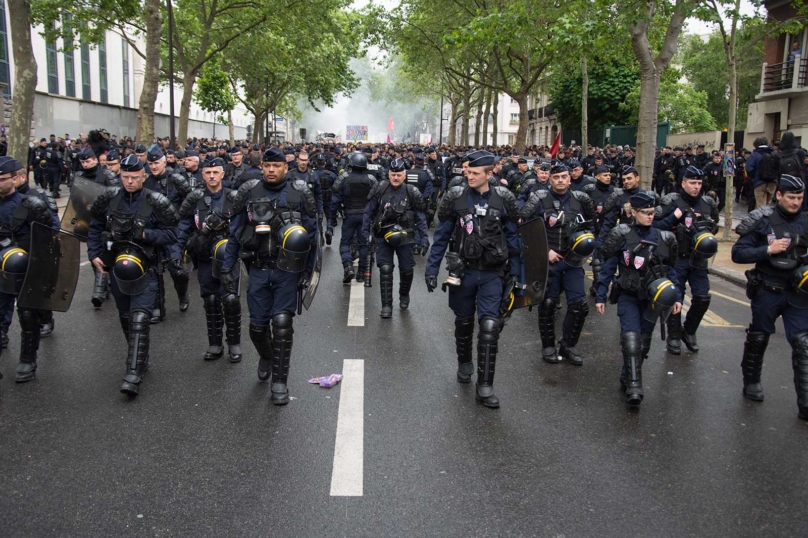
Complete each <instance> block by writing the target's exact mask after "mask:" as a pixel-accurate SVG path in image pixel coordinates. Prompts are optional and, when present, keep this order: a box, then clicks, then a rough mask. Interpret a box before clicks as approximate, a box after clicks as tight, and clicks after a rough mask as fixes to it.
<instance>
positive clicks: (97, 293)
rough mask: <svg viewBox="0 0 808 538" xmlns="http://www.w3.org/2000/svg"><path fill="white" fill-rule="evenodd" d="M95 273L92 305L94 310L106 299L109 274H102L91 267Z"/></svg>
mask: <svg viewBox="0 0 808 538" xmlns="http://www.w3.org/2000/svg"><path fill="white" fill-rule="evenodd" d="M93 270H94V271H95V282H94V284H93V297H92V303H93V306H94V307H96V308H101V305H103V304H104V300H105V299H106V298H107V285H108V283H109V273H102V272H101V271H98V270H97V269H95V267H93Z"/></svg>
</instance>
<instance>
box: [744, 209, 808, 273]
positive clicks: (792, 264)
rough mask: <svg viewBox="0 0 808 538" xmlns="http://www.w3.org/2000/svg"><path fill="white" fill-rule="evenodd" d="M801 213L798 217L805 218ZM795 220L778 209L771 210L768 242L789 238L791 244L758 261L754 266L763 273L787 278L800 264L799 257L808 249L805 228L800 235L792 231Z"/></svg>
mask: <svg viewBox="0 0 808 538" xmlns="http://www.w3.org/2000/svg"><path fill="white" fill-rule="evenodd" d="M803 215H804V213H803V214H801V215H800V217H799V218H800V219H802V220H805V217H804V216H803ZM796 222H797V221H796V220H795V221H792V222H789V221H787V220H786V219H785V218H784V217H783V216H782V215H781V214H780V212H779V211H778V210H776V209H775V210H774V211H772V213H771V215H769V232H768V234H767V236H766V237H767V239H768V242H769V244H771V243H772V242H773V241H775V240H777V239H783V238H790V239H791V244H790V245H789V246H788V248H787V249H786V250H785V251H784V252H781V253H780V254H775V255H773V256H770V257H769V259H768V260H764V261H761V262H758V263H757V264H756V265H755V267H756V268H757V269H758V271H760V272H761V273H763V274H766V275H769V276H773V277H777V278H783V279H787V278H789V277H790V276H791V274H792V272H793V270H794V269H796V268H797V267H798V266H800V265H802V263H801V262H800V260H799V258H800V257H801V256H804V255H805V254H806V251H807V250H808V243H806V239H805V237H804V235H805V230H803V233H802V235H798V234H796V233H795V231H794V225H795V224H796Z"/></svg>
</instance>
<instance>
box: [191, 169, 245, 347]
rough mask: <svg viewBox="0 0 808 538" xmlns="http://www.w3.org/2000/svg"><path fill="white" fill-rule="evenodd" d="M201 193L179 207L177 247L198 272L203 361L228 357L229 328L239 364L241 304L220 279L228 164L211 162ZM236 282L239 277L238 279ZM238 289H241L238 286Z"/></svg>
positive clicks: (229, 205)
mask: <svg viewBox="0 0 808 538" xmlns="http://www.w3.org/2000/svg"><path fill="white" fill-rule="evenodd" d="M202 177H203V178H204V180H205V186H204V187H203V188H198V189H195V190H194V191H193V192H191V194H189V195H188V196H187V197H186V198H185V201H184V202H183V203H182V206H181V207H180V211H179V214H180V222H179V224H178V225H177V237H178V243H177V244H178V247H179V250H180V251H186V252H188V255H189V256H190V257H191V258H192V259H193V260H194V265H196V267H197V278H198V280H199V293H200V296H201V297H202V303H203V304H204V307H205V319H206V321H207V328H208V350H207V351H206V352H205V354H204V356H203V358H204V359H205V360H216V359H218V358H221V357H222V355H223V353H224V346H223V342H222V336H223V334H222V327H223V326H224V327H226V330H225V333H226V335H227V347H228V354H229V357H230V362H240V361H241V355H242V353H241V301H240V299H239V296H238V295H237V294H236V293H231V291H232V287H231V290H230V291H228V290H227V289H225V287H224V285H223V284H222V283H221V281H220V280H219V278H218V275H219V271H220V269H221V265H222V263H223V262H224V254H225V250H226V246H227V241H228V239H229V237H230V229H229V224H230V219H231V217H232V216H233V203H234V202H235V198H236V191H234V190H231V189H228V188H225V187H223V186H222V183H223V181H224V162H223V161H222V159H220V158H219V157H214V158H213V159H208V160H206V161H205V162H204V164H203V168H202ZM236 279H238V275H236ZM236 287H237V285H236Z"/></svg>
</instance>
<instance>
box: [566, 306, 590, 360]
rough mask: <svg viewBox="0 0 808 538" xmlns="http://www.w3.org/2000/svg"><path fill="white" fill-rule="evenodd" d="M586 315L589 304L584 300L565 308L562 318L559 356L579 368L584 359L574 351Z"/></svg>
mask: <svg viewBox="0 0 808 538" xmlns="http://www.w3.org/2000/svg"><path fill="white" fill-rule="evenodd" d="M588 315H589V304H587V302H586V299H581V300H580V301H578V302H577V303H573V304H571V305H568V306H567V315H566V316H565V317H564V338H563V339H562V340H561V347H560V349H559V354H560V355H561V356H562V357H564V358H565V359H567V360H568V361H570V364H574V365H575V366H581V365H582V364H583V363H584V358H583V357H581V355H580V354H579V353H578V350H577V349H575V345H576V344H577V343H578V338H580V336H581V331H582V330H583V328H584V321H586V316H588Z"/></svg>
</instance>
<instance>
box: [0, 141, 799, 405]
mask: <svg viewBox="0 0 808 538" xmlns="http://www.w3.org/2000/svg"><path fill="white" fill-rule="evenodd" d="M777 145H778V146H779V147H776V148H772V147H770V146H769V145H768V141H766V140H763V139H760V140H756V141H755V149H754V152H752V153H750V152H747V151H745V150H744V151H741V152H740V153H739V155H738V158H737V160H736V168H735V170H736V175H735V177H734V178H733V183H734V185H735V199H736V201H737V200H740V199H741V198H745V199H746V200H747V201H748V203H749V204H750V206H751V205H752V204H754V205H756V206H757V209H755V210H754V211H751V212H750V213H749V215H748V216H747V217H746V218H745V219H744V220H743V222H742V224H741V225H740V226H739V227H738V234H739V235H740V236H741V237H740V239H739V240H738V241H737V243H736V244H735V245H734V246H733V247H732V257H733V260H735V261H736V262H738V263H748V264H754V269H752V270H750V271H749V272H748V275H749V286H748V289H747V294H748V296H749V297H750V299H751V301H752V322H751V324H750V326H749V330H748V331H747V336H746V342H745V346H744V353H743V358H742V377H743V394H744V395H745V396H746V397H748V398H749V399H752V400H755V401H761V400H763V389H762V387H761V384H760V374H761V370H762V364H763V355H764V353H765V350H766V346H767V343H768V340H769V336H770V335H771V334H772V333H774V321H775V320H776V319H777V318H778V317H780V316H782V317H783V319H784V322H785V325H786V338H787V339H788V341H789V343H790V344H791V346H792V348H793V350H794V354H793V366H794V372H795V377H794V382H795V388H796V392H797V403H798V410H799V416H800V417H801V418H803V419H808V315H806V312H808V310H806V307H808V299H806V297H808V284H806V282H808V251H807V250H806V247H807V246H808V236H806V234H808V229H806V225H805V224H806V223H805V221H806V216H805V213H804V211H803V209H804V189H805V187H804V173H803V170H804V163H805V159H806V156H805V153H804V152H803V151H802V150H801V149H798V148H797V147H796V143H795V139H794V136H793V134H792V133H788V132H786V133H783V135H782V138H781V139H780V140H779V141H778V144H777ZM657 153H658V154H657V157H656V159H655V162H654V172H653V177H652V178H650V179H651V185H652V189H651V190H648V191H646V190H643V189H642V187H641V186H642V178H641V177H640V174H639V172H638V170H637V169H636V168H635V167H634V152H633V150H632V148H631V147H629V146H622V147H621V146H612V145H610V146H607V147H605V148H602V149H601V148H586V150H585V151H584V149H583V148H581V147H572V148H565V147H563V146H562V147H560V148H553V150H552V151H551V149H550V148H547V147H544V146H533V147H529V148H527V149H526V151H524V152H523V153H522V154H520V153H519V152H517V151H515V150H514V149H513V148H510V147H507V146H505V147H498V148H491V147H489V148H472V147H458V146H454V147H450V146H447V145H445V144H444V145H440V146H438V147H434V146H428V147H421V146H417V145H414V144H372V143H347V144H320V143H316V142H312V143H301V144H291V143H286V144H284V143H281V144H255V143H250V142H247V141H240V142H237V143H235V144H227V143H224V142H222V141H211V140H197V139H191V140H188V141H187V143H186V145H185V146H184V147H182V148H180V147H179V146H176V147H171V144H170V143H169V140H168V139H167V138H163V139H157V140H154V141H153V143H152V144H150V145H149V146H148V147H147V146H146V145H144V144H135V143H133V142H132V141H131V140H128V139H123V140H120V141H119V140H118V139H117V137H115V136H114V135H113V136H110V135H109V134H108V133H106V132H105V131H103V130H99V131H93V132H91V133H89V135H88V136H87V137H84V136H83V135H82V136H80V137H79V138H78V139H75V140H71V139H70V138H69V137H68V136H66V137H65V138H64V139H61V140H57V139H56V138H55V137H53V136H52V137H51V142H50V143H49V142H48V140H46V139H44V138H43V139H42V140H41V141H40V143H39V146H36V147H34V148H32V151H31V155H30V157H29V162H28V166H27V167H26V166H23V165H22V164H21V163H19V162H18V161H15V160H14V159H8V158H5V159H4V160H3V161H1V162H0V190H2V189H4V187H5V186H10V192H12V193H14V192H15V191H14V188H15V186H16V188H17V189H18V190H17V191H16V194H14V196H8V197H4V198H3V199H2V201H0V222H2V225H3V227H4V229H5V230H6V232H7V233H6V236H7V237H8V238H9V244H7V245H6V248H7V250H4V251H3V252H0V255H2V256H3V261H4V262H5V260H6V256H11V254H10V252H11V251H9V250H8V249H13V248H16V249H18V251H19V249H22V250H23V251H24V250H25V246H26V239H27V236H28V228H29V227H30V226H31V225H32V223H33V222H40V223H44V222H46V221H47V220H48V219H52V218H53V217H52V215H51V213H53V209H51V210H49V211H50V213H47V212H45V211H44V210H42V206H43V205H44V206H45V207H51V208H53V207H54V206H53V204H52V201H50V202H49V196H51V195H52V196H53V197H57V196H59V195H60V184H62V183H67V184H68V185H70V188H71V204H73V203H74V202H75V203H80V202H79V201H80V200H82V199H87V196H88V193H90V194H91V196H90V198H89V199H90V200H91V202H92V203H91V204H90V206H89V207H86V208H75V207H74V208H73V210H74V213H75V212H76V210H77V209H83V210H84V211H86V212H89V214H90V215H91V222H90V223H89V225H88V230H87V231H86V236H85V237H83V240H85V241H87V246H88V257H89V259H90V261H91V262H92V265H93V269H94V272H95V286H94V290H93V294H92V298H91V299H92V302H93V304H94V306H96V307H97V308H101V307H102V305H103V304H104V302H105V301H106V300H107V299H108V297H109V295H110V293H111V294H112V296H113V297H114V299H115V304H116V307H117V309H118V313H119V317H120V321H121V328H122V331H123V334H124V336H125V338H126V340H127V344H128V350H129V351H128V357H127V362H126V373H125V376H124V382H123V385H122V386H121V391H122V392H124V393H127V394H130V395H136V394H138V393H139V391H140V387H141V383H142V381H143V376H144V375H145V373H146V371H147V370H148V365H149V325H150V324H153V323H160V322H161V321H163V320H164V319H165V315H166V312H165V293H166V291H165V286H164V282H163V275H164V273H165V272H166V271H167V272H168V273H169V275H170V277H171V279H172V280H173V284H174V288H175V291H176V293H177V296H178V302H179V309H180V311H181V312H184V311H187V309H188V308H189V305H190V303H191V300H190V297H189V294H188V283H189V280H190V278H191V275H192V274H193V273H194V272H196V275H197V279H198V281H199V287H200V295H201V297H202V303H203V307H204V310H205V314H206V323H207V335H208V348H207V350H206V351H205V352H204V354H203V358H204V359H205V360H215V359H218V358H221V357H223V356H224V350H225V347H224V343H225V340H226V343H227V352H228V357H229V360H230V361H232V362H239V361H241V359H242V349H241V303H240V300H241V296H242V295H243V296H244V297H245V298H246V300H247V305H248V310H249V337H250V340H251V341H252V343H253V345H254V346H255V348H256V350H257V352H258V355H259V364H258V377H259V380H261V381H269V380H271V382H272V384H271V394H272V402H273V403H275V404H277V405H284V404H286V403H288V401H289V390H288V385H287V382H288V376H289V369H290V362H291V350H292V344H293V336H292V335H293V334H294V330H293V319H294V317H295V315H296V314H300V313H301V306H303V305H305V307H306V308H308V307H309V306H311V302H312V299H313V296H314V292H315V291H316V288H317V285H318V282H319V281H321V280H322V282H323V284H322V285H329V284H330V282H329V280H328V279H325V278H323V279H321V278H320V270H321V264H322V256H321V249H322V248H323V246H328V245H331V243H332V240H333V238H334V229H335V227H337V226H338V225H340V223H339V221H340V220H341V221H342V222H341V234H340V238H339V241H340V244H339V250H340V255H341V259H342V262H343V269H344V273H343V275H342V282H343V284H350V283H351V282H352V281H353V280H354V279H356V280H359V281H364V282H365V285H366V286H369V285H370V283H371V282H372V278H373V277H372V272H373V268H374V266H375V267H376V268H378V271H379V275H378V278H379V284H380V285H379V290H380V299H381V309H380V316H381V317H382V318H384V319H390V318H392V317H393V303H394V268H395V264H396V261H397V262H398V278H399V287H398V296H399V306H400V308H401V309H407V308H409V307H410V290H411V288H412V285H413V281H414V272H415V268H416V261H415V260H416V258H415V257H416V256H417V255H421V256H424V257H426V260H425V268H424V282H425V285H426V288H427V290H428V291H429V292H433V291H435V290H436V289H438V288H441V289H442V290H443V291H448V300H449V307H450V308H451V310H452V311H453V313H454V315H455V340H456V342H455V343H456V352H457V363H458V365H457V372H456V376H457V380H458V381H459V382H461V383H468V382H470V381H471V380H472V379H473V377H474V374H475V368H474V364H473V355H474V346H473V334H474V329H475V325H476V326H477V327H478V335H477V346H476V351H477V367H476V397H477V400H478V401H479V402H480V403H481V404H482V405H484V406H486V407H490V408H496V407H499V405H500V402H499V399H498V397H497V396H496V395H495V394H494V390H493V380H494V372H495V365H496V359H497V354H498V346H499V344H498V342H499V335H500V333H501V331H502V329H503V327H504V325H505V324H506V322H507V320H508V319H509V318H510V316H511V315H512V314H513V313H514V311H515V310H516V309H518V308H521V307H528V306H531V307H536V310H537V317H538V330H539V334H540V337H541V349H540V350H537V354H538V356H540V357H541V358H542V359H543V360H544V361H546V362H547V363H551V364H557V363H559V362H561V361H567V362H569V363H570V364H573V365H576V366H581V365H583V364H584V363H585V361H586V357H585V353H584V352H583V351H582V350H581V349H580V348H579V346H578V343H579V339H580V337H581V334H582V331H583V328H584V326H585V323H586V319H587V317H588V315H589V313H590V307H589V304H590V300H589V299H588V298H587V293H588V294H589V295H591V296H592V297H594V307H595V311H596V312H598V313H599V314H604V313H605V312H606V311H607V305H608V304H614V305H617V316H618V319H619V322H620V333H621V349H622V357H623V366H622V368H621V371H620V377H619V379H620V383H621V386H622V387H623V390H624V393H625V398H626V402H627V404H628V405H629V406H633V407H636V406H638V405H640V403H641V402H642V400H643V398H644V395H645V392H644V388H643V384H642V365H643V362H644V361H645V359H646V358H647V357H648V353H649V351H650V347H651V341H652V338H651V333H652V332H653V330H654V327H655V326H656V324H657V322H658V321H659V322H660V323H661V324H662V325H663V326H664V327H665V329H666V333H667V336H666V350H667V352H668V353H670V354H672V355H680V354H681V353H682V352H683V345H684V347H686V348H687V350H688V351H689V352H690V353H698V352H699V345H698V340H697V337H696V334H697V331H698V329H699V326H700V324H701V321H702V319H703V318H704V316H705V314H706V313H707V311H708V309H709V306H710V302H711V294H710V278H709V274H708V271H707V267H708V260H709V259H710V258H711V257H713V256H714V255H715V254H716V252H717V250H718V248H719V245H718V242H717V240H716V238H715V236H714V234H715V233H716V231H717V230H718V217H719V212H720V211H721V209H722V208H723V206H724V204H725V202H726V200H725V197H724V193H725V185H726V184H725V177H724V173H723V166H724V163H723V157H724V155H723V153H722V152H721V151H713V152H711V153H708V152H706V151H705V148H704V147H703V146H697V147H696V148H695V153H694V149H693V148H692V147H687V148H681V147H676V148H673V149H671V148H667V147H666V148H660V149H659V150H658V152H657ZM52 163H53V164H52ZM28 169H33V170H34V176H35V178H36V182H37V184H38V185H39V189H36V191H35V192H33V193H32V194H30V195H24V194H20V192H19V189H20V188H22V189H24V188H25V187H24V186H23V184H22V183H26V182H27V171H28ZM3 171H6V172H3ZM23 179H25V181H23ZM6 180H9V181H8V182H7V181H6ZM12 182H13V183H12ZM18 182H21V183H19V184H17V183H18ZM89 185H95V186H94V187H92V188H90V186H89ZM94 189H95V190H94ZM8 190H9V189H7V191H8ZM77 194H80V195H81V196H78V195H77ZM24 204H27V205H32V204H33V205H32V207H34V206H35V207H36V208H37V209H36V210H30V209H29V210H28V211H27V212H17V210H16V208H17V207H18V206H22V205H24ZM49 204H50V205H49ZM23 213H24V214H23ZM37 219H38V220H37ZM432 227H434V232H433V233H432V242H431V244H430V233H429V228H432ZM70 231H72V232H74V233H78V230H76V229H71V230H70ZM528 243H529V244H531V245H532V246H531V248H525V245H526V244H528ZM536 245H541V246H540V248H538V249H537V248H536ZM18 251H15V252H18ZM15 259H16V258H15ZM444 260H445V267H446V272H447V277H446V278H445V280H443V281H442V282H440V281H439V278H438V277H439V274H440V270H441V265H442V263H443V262H444ZM242 265H243V266H244V270H245V271H246V272H247V273H248V274H249V283H248V285H247V288H246V290H245V291H243V292H242V290H241V287H240V285H239V281H240V275H241V274H242V273H241V266H242ZM4 267H5V265H4ZM5 271H6V272H8V269H6V270H5ZM588 271H591V274H592V279H593V284H592V286H591V287H590V288H589V289H588V290H587V289H586V287H585V282H586V279H585V276H586V273H587V272H588ZM687 287H689V288H690V307H689V309H688V310H687V313H686V315H683V313H682V305H683V303H684V299H685V290H686V288H687ZM0 291H2V292H3V293H5V294H8V295H9V296H12V297H13V295H14V294H15V293H19V289H16V290H15V289H14V288H13V287H7V288H6V289H2V290H0ZM562 293H563V294H564V296H565V302H566V313H565V314H564V319H563V322H562V324H561V330H560V331H557V330H556V318H557V315H558V312H559V311H560V310H562V309H563V307H562V306H561V295H562ZM3 305H5V307H6V312H7V316H6V317H7V318H8V317H10V307H9V306H8V302H7V303H3ZM0 306H2V305H0ZM28 310H30V309H27V308H24V307H20V310H19V311H20V321H21V326H22V331H23V350H22V352H21V355H20V365H19V366H18V370H17V381H19V382H25V381H30V380H32V379H34V377H35V372H36V348H37V347H38V338H39V337H40V336H41V335H40V334H39V331H36V332H37V335H36V336H34V335H33V332H34V330H33V327H34V324H35V323H39V325H41V330H42V331H43V335H46V334H45V333H47V331H51V332H52V330H53V325H52V316H51V315H50V313H49V312H47V311H41V310H36V309H34V310H33V311H32V312H29V311H28ZM475 318H476V320H475ZM23 320H25V323H24V324H23ZM49 320H51V321H49ZM48 323H50V325H49V326H48ZM7 327H8V325H6V326H5V330H6V331H7V330H8V329H7ZM26 331H27V333H26ZM557 332H559V333H560V334H559V336H560V338H557V337H556V335H557ZM26 334H28V336H26ZM6 338H7V337H6ZM26 338H27V340H26ZM26 342H28V343H27V344H26Z"/></svg>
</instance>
